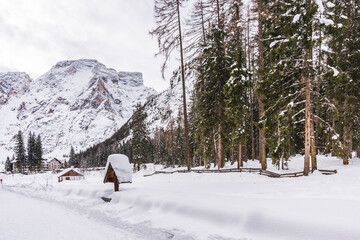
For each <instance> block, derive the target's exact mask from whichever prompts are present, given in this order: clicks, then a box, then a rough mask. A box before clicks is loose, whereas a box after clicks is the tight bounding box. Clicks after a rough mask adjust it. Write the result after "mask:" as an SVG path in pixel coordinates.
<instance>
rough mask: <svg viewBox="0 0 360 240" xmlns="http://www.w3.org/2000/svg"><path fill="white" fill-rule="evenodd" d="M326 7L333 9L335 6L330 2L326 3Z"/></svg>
mask: <svg viewBox="0 0 360 240" xmlns="http://www.w3.org/2000/svg"><path fill="white" fill-rule="evenodd" d="M326 6H328V7H329V8H333V7H335V4H333V3H332V2H327V3H326Z"/></svg>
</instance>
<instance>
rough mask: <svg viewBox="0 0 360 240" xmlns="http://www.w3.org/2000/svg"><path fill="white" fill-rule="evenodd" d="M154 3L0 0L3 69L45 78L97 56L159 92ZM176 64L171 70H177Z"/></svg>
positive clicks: (0, 60)
mask: <svg viewBox="0 0 360 240" xmlns="http://www.w3.org/2000/svg"><path fill="white" fill-rule="evenodd" d="M153 26H154V17H153V1H149V0H137V1H134V0H101V1H100V0H76V1H71V0H57V1H48V0H32V1H28V0H1V1H0V53H1V55H0V66H2V67H0V71H1V69H12V70H18V71H25V72H27V73H29V74H30V75H31V76H32V77H33V78H35V77H38V76H40V75H41V74H43V73H45V72H46V71H47V70H49V69H50V67H51V66H52V65H54V64H55V63H56V62H58V61H61V60H67V59H80V58H92V59H97V60H99V61H100V62H102V63H104V64H105V65H106V66H108V67H111V68H114V69H116V70H119V71H139V72H142V73H143V74H144V82H145V85H147V86H151V87H154V88H155V89H157V90H163V89H165V88H166V87H167V86H168V85H169V84H168V82H167V81H164V80H162V79H161V73H160V66H161V61H162V59H161V58H155V57H154V54H155V53H156V52H157V42H156V39H152V37H151V36H150V35H149V34H148V32H149V30H151V29H152V28H153ZM175 65H176V64H173V65H172V66H170V67H169V72H170V70H172V69H174V68H175V67H176V66H175Z"/></svg>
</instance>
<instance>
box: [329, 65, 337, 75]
mask: <svg viewBox="0 0 360 240" xmlns="http://www.w3.org/2000/svg"><path fill="white" fill-rule="evenodd" d="M329 67H330V68H331V70H333V72H334V74H333V76H334V77H336V76H337V75H339V71H338V70H337V69H336V68H334V67H332V66H329Z"/></svg>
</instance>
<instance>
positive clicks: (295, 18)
mask: <svg viewBox="0 0 360 240" xmlns="http://www.w3.org/2000/svg"><path fill="white" fill-rule="evenodd" d="M300 16H301V15H300V14H296V15H295V16H294V18H293V20H292V22H293V23H296V22H297V21H299V19H300Z"/></svg>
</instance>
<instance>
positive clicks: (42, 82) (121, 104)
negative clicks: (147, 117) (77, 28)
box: [0, 60, 156, 158]
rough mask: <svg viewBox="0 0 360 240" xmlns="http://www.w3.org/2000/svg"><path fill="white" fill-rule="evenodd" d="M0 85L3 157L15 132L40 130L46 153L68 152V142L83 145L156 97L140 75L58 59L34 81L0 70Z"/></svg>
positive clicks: (106, 134) (98, 139)
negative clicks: (137, 106) (138, 106)
mask: <svg viewBox="0 0 360 240" xmlns="http://www.w3.org/2000/svg"><path fill="white" fill-rule="evenodd" d="M10 76H11V77H10ZM0 87H1V88H0V102H1V105H0V116H4V117H3V120H2V121H1V122H0V135H1V136H0V152H4V153H6V154H7V155H9V153H11V152H12V151H13V147H14V137H15V135H16V133H17V132H18V130H22V131H23V132H24V133H25V136H27V133H28V132H29V131H32V132H35V133H36V134H40V135H41V137H42V140H43V148H44V153H45V154H46V155H49V156H54V157H55V156H57V157H61V156H62V155H63V154H68V153H69V150H70V146H74V148H75V150H77V151H79V150H82V149H86V148H88V147H90V146H91V145H93V144H96V143H98V142H101V141H103V140H105V139H107V138H109V137H110V136H111V135H112V134H113V133H115V132H116V130H117V129H118V128H120V127H121V126H122V125H123V124H124V123H125V122H126V121H127V120H128V119H129V118H130V117H131V115H132V113H133V110H134V107H135V105H136V104H137V103H138V102H141V103H145V102H146V101H147V100H149V99H150V98H151V97H153V96H154V95H156V91H155V90H154V89H152V88H148V87H145V86H144V85H143V79H142V74H141V73H128V72H117V71H116V70H114V69H109V68H106V66H105V65H103V64H101V63H99V62H98V61H96V60H76V61H63V62H59V63H57V64H56V65H55V66H53V67H52V68H51V69H50V70H49V71H48V72H47V73H45V74H44V75H42V76H41V77H39V78H38V79H36V80H34V81H32V80H31V79H30V77H29V76H28V75H27V74H25V73H6V74H0ZM5 158H6V155H5Z"/></svg>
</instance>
